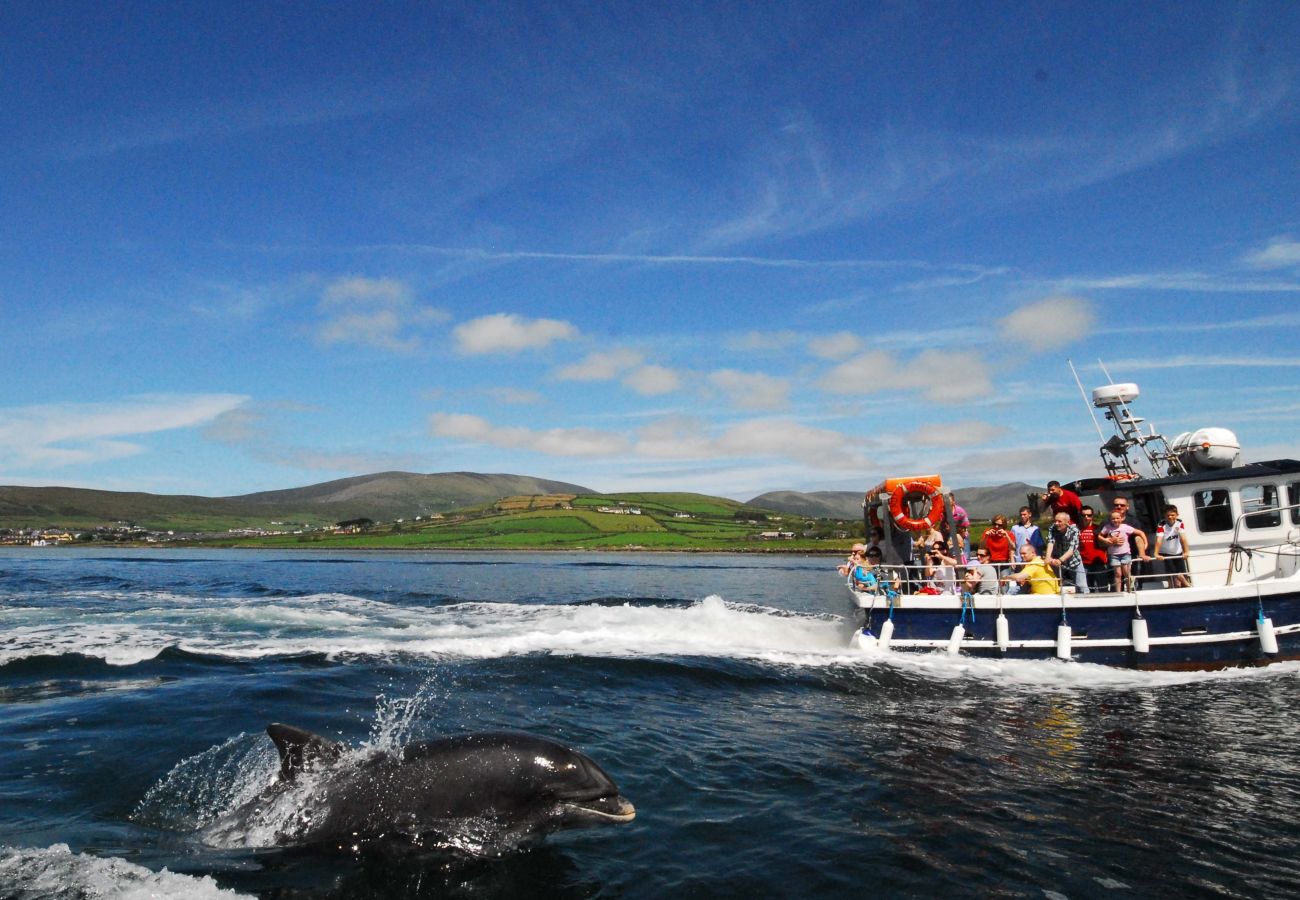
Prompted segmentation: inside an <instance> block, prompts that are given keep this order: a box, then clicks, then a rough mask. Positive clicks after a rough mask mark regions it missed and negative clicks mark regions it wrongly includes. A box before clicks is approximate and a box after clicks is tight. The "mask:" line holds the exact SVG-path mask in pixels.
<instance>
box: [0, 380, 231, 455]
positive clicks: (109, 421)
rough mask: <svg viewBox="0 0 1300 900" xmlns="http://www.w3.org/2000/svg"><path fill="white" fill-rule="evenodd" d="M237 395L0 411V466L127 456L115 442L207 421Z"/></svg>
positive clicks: (128, 448) (132, 447) (131, 448)
mask: <svg viewBox="0 0 1300 900" xmlns="http://www.w3.org/2000/svg"><path fill="white" fill-rule="evenodd" d="M247 399H248V398H247V397H244V396H240V395H237V394H146V395H141V396H138V397H130V398H127V399H124V400H121V401H118V402H116V403H61V404H50V405H42V406H19V407H10V408H9V409H5V410H0V465H3V466H5V467H6V468H10V467H23V466H32V465H39V466H42V467H50V466H55V467H57V466H67V465H73V464H76V463H91V462H99V461H102V460H106V459H117V458H121V457H124V456H133V455H135V454H137V453H141V452H143V451H144V449H145V448H144V447H143V446H142V445H140V444H136V443H134V442H130V441H124V440H120V438H124V437H132V436H138V435H145V434H153V433H156V432H160V431H173V430H176V429H181V428H192V427H195V426H197V425H202V424H205V423H207V422H211V421H213V420H214V419H216V418H218V417H219V416H221V415H223V414H225V413H228V412H230V411H231V410H234V409H236V408H237V407H239V406H240V405H241V404H243V403H244V402H246V401H247Z"/></svg>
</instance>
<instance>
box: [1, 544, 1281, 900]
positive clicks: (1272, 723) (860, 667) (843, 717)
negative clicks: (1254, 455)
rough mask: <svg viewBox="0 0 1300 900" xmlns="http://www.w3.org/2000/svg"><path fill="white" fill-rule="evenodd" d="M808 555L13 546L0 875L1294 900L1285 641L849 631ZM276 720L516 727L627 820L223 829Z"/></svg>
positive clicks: (98, 888)
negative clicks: (908, 651) (324, 836)
mask: <svg viewBox="0 0 1300 900" xmlns="http://www.w3.org/2000/svg"><path fill="white" fill-rule="evenodd" d="M848 607H849V604H848V596H847V592H846V591H845V589H844V586H843V585H842V583H841V582H840V581H839V580H838V579H837V578H836V576H835V575H834V572H833V569H832V565H831V561H828V560H826V559H824V558H821V559H818V558H800V557H777V556H762V557H757V556H692V555H661V554H654V555H632V554H592V555H576V554H564V555H548V554H531V555H529V554H516V555H502V554H476V555H444V554H437V555H433V554H423V555H417V554H409V555H408V554H403V555H388V554H370V555H361V554H357V555H338V556H335V555H329V556H326V555H319V554H305V553H304V554H286V553H264V552H219V553H196V552H189V553H187V552H181V551H158V552H146V551H122V552H116V553H107V552H99V553H90V552H75V551H66V550H56V549H51V550H44V551H42V550H18V551H5V552H3V553H0V897H69V898H71V897H84V896H103V897H136V896H179V897H217V896H230V895H232V893H238V894H241V895H250V896H251V895H256V896H262V897H281V898H289V897H293V898H309V897H375V896H393V897H407V896H410V897H415V896H452V897H476V898H480V897H499V896H500V897H510V896H529V897H565V898H568V897H614V896H617V897H655V898H659V897H666V896H701V897H731V896H755V895H757V896H799V897H861V896H866V895H875V896H886V897H888V896H936V895H955V896H981V897H982V896H1006V897H1053V898H1055V897H1096V896H1117V897H1151V896H1168V897H1196V896H1205V897H1219V896H1229V897H1261V896H1295V895H1300V825H1298V824H1297V821H1296V820H1297V816H1296V809H1297V808H1300V751H1298V750H1297V737H1298V736H1300V714H1297V711H1296V704H1295V700H1296V696H1297V686H1298V685H1300V677H1298V676H1300V668H1297V667H1296V666H1294V665H1291V664H1286V665H1282V666H1276V667H1273V668H1271V669H1268V670H1252V671H1240V672H1230V673H1218V674H1203V675H1197V674H1191V675H1186V674H1168V673H1155V674H1148V673H1132V672H1126V671H1123V672H1122V671H1114V670H1108V669H1102V668H1099V667H1093V666H1086V665H1079V664H1071V663H1059V662H1041V663H998V662H992V661H972V660H965V659H953V658H949V657H947V656H946V655H943V654H936V655H927V656H903V655H899V654H894V655H892V656H890V657H887V658H882V657H868V656H862V655H858V654H856V653H852V652H850V651H849V650H848V649H847V646H848V638H849V634H850V632H851V622H850V621H849V620H847V619H845V618H843V617H842V616H846V615H847V614H848ZM272 721H282V722H287V723H291V724H295V725H299V726H302V727H305V728H309V729H311V730H314V731H318V732H321V733H323V734H326V735H329V736H331V737H333V738H335V739H338V740H342V741H345V742H347V743H349V744H352V745H357V746H360V745H362V744H368V745H370V746H372V747H376V748H385V747H386V748H397V747H400V746H402V745H404V744H405V743H406V742H409V741H412V740H418V739H423V738H427V737H432V736H435V735H440V734H446V733H455V732H464V731H471V730H482V729H502V728H505V729H510V730H524V731H531V732H535V733H538V734H542V735H545V736H548V737H551V738H554V739H556V740H559V741H561V742H564V743H567V744H570V745H571V746H574V747H577V748H579V749H581V750H583V751H585V752H586V753H588V754H589V755H590V756H591V757H592V758H593V759H595V760H596V761H597V762H598V763H600V764H601V765H602V766H603V767H604V768H605V769H606V770H607V771H608V772H609V773H610V774H611V775H612V776H613V777H614V779H615V780H616V781H617V782H618V783H619V786H620V787H621V789H622V792H623V793H624V795H626V796H627V797H628V798H629V799H630V800H632V802H633V803H635V804H636V807H637V811H638V815H637V818H636V820H635V822H633V823H631V824H628V825H619V826H610V827H606V828H602V829H591V830H586V831H571V832H565V833H561V834H557V835H552V836H551V837H549V838H547V839H546V840H545V841H544V842H542V843H541V844H538V845H534V846H524V847H521V848H519V849H517V850H514V851H513V852H507V853H505V854H504V855H500V856H497V855H492V854H487V855H484V856H482V857H476V856H474V855H472V854H471V855H466V854H465V853H463V852H462V853H456V854H451V853H442V852H435V853H430V854H425V855H422V856H417V857H412V858H402V859H377V858H370V857H363V858H354V857H349V856H329V855H324V854H322V853H320V852H318V851H308V850H302V849H276V848H274V847H266V846H263V845H264V844H266V843H269V839H268V836H269V835H271V834H272V833H273V832H271V831H267V830H266V829H265V828H260V829H259V828H257V827H253V826H251V825H250V826H249V827H247V828H244V829H242V830H241V829H240V828H238V827H235V828H233V829H232V828H229V827H228V828H225V829H224V830H216V831H214V829H213V823H222V822H225V823H227V824H228V823H229V819H228V818H223V816H228V815H229V814H230V812H231V810H232V809H234V808H235V807H237V806H238V804H239V803H240V802H241V801H242V800H244V799H247V798H248V797H250V796H253V795H256V794H257V793H258V792H259V791H261V790H262V789H263V788H264V787H265V786H266V785H267V784H268V783H269V780H270V779H271V778H272V777H273V775H274V771H275V768H276V760H275V752H274V750H273V748H272V746H271V743H270V741H269V740H268V739H267V738H266V737H265V735H264V731H263V729H264V728H265V726H266V724H267V723H269V722H272Z"/></svg>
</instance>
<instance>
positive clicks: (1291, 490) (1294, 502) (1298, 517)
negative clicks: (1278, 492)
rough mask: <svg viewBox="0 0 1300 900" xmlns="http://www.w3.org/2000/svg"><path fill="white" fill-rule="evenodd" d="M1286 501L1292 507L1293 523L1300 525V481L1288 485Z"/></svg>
mask: <svg viewBox="0 0 1300 900" xmlns="http://www.w3.org/2000/svg"><path fill="white" fill-rule="evenodd" d="M1286 502H1287V505H1288V506H1290V507H1291V524H1292V525H1300V481H1293V482H1291V483H1290V484H1288V485H1287V486H1286Z"/></svg>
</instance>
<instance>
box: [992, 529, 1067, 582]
mask: <svg viewBox="0 0 1300 900" xmlns="http://www.w3.org/2000/svg"><path fill="white" fill-rule="evenodd" d="M1020 559H1021V560H1023V561H1024V565H1022V566H1021V567H1020V571H1019V572H1013V573H1011V574H1010V575H1008V576H1007V577H1006V578H1004V579H1002V580H1003V581H1014V582H1016V583H1017V584H1019V585H1021V588H1020V590H1021V591H1022V592H1023V591H1024V590H1025V586H1026V585H1027V586H1028V590H1029V593H1031V594H1059V593H1060V592H1061V583H1060V582H1059V581H1057V580H1056V575H1055V573H1053V572H1052V568H1051V566H1049V565H1047V563H1045V562H1043V561H1042V560H1041V559H1039V557H1038V551H1037V550H1035V549H1034V545H1033V544H1030V543H1028V542H1026V543H1025V544H1024V546H1022V547H1021V548H1020Z"/></svg>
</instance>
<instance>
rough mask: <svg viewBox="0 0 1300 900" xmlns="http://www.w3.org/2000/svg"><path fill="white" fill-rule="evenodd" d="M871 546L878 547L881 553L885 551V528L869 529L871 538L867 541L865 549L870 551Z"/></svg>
mask: <svg viewBox="0 0 1300 900" xmlns="http://www.w3.org/2000/svg"><path fill="white" fill-rule="evenodd" d="M872 547H875V548H877V549H879V550H880V552H881V553H884V552H885V529H883V528H872V529H871V539H870V540H869V541H868V542H867V550H868V551H870V550H871V548H872Z"/></svg>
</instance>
